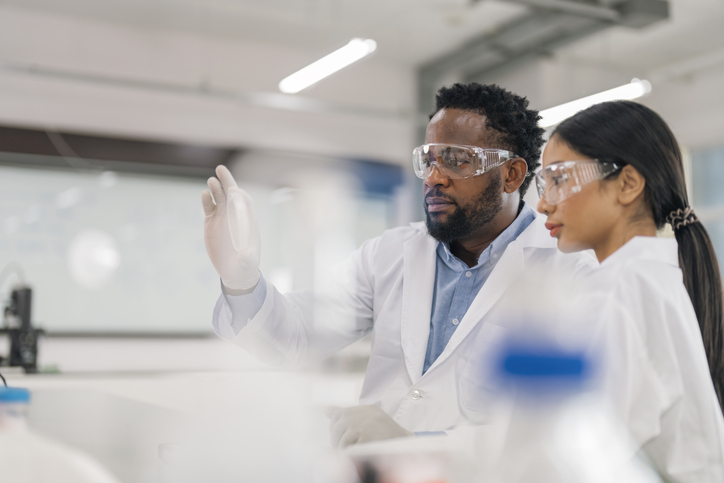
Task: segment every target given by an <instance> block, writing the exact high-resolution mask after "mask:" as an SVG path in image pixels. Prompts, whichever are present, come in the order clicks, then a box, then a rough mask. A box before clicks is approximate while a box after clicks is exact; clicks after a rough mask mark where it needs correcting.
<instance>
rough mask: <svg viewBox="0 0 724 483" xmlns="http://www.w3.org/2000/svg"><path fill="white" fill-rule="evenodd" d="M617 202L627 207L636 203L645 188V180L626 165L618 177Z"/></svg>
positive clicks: (634, 169) (631, 167)
mask: <svg viewBox="0 0 724 483" xmlns="http://www.w3.org/2000/svg"><path fill="white" fill-rule="evenodd" d="M618 186H619V195H618V198H619V202H620V203H621V204H622V205H629V204H631V203H633V202H634V201H636V200H637V199H638V198H639V197H640V196H641V195H642V194H643V192H644V189H645V188H646V179H645V178H644V177H643V176H642V175H641V173H639V172H638V171H637V170H636V168H634V167H633V166H631V165H630V164H629V165H626V166H624V167H623V168H622V169H621V173H620V174H619V175H618Z"/></svg>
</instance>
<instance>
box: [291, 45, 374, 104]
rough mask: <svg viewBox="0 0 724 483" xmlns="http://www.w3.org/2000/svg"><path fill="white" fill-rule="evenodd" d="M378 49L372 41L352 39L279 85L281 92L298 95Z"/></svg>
mask: <svg viewBox="0 0 724 483" xmlns="http://www.w3.org/2000/svg"><path fill="white" fill-rule="evenodd" d="M376 48H377V42H375V41H374V40H372V39H352V40H350V41H349V43H348V44H347V45H345V46H344V47H342V48H341V49H337V50H335V51H334V52H332V53H331V54H329V55H326V56H324V57H322V58H321V59H319V60H318V61H316V62H313V63H311V64H309V65H308V66H306V67H305V68H303V69H301V70H298V71H297V72H295V73H294V74H292V75H290V76H289V77H286V78H284V79H283V80H282V81H281V82H280V83H279V90H280V91H282V92H284V93H285V94H296V93H297V92H299V91H301V90H304V89H306V88H307V87H309V86H311V85H312V84H316V83H317V82H319V81H320V80H322V79H324V78H325V77H328V76H330V75H332V74H334V73H335V72H337V71H338V70H341V69H344V68H345V67H347V66H348V65H350V64H353V63H354V62H357V61H358V60H360V59H361V58H363V57H366V56H368V55H369V54H371V53H372V52H374V51H375V49H376Z"/></svg>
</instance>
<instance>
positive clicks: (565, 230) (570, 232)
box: [538, 135, 621, 253]
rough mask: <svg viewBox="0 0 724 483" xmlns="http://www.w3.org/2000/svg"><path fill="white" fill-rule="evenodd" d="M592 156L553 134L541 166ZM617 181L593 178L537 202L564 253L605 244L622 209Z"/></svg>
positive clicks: (552, 234) (595, 247)
mask: <svg viewBox="0 0 724 483" xmlns="http://www.w3.org/2000/svg"><path fill="white" fill-rule="evenodd" d="M579 160H589V161H590V160H591V159H590V158H588V157H587V156H584V155H582V154H580V153H578V152H576V151H574V150H573V149H571V148H570V147H569V146H568V144H566V143H565V142H564V141H563V140H562V139H560V138H559V137H558V136H556V135H554V136H553V137H552V138H551V139H550V140H549V141H548V144H547V145H546V148H545V150H544V151H543V168H545V167H547V166H550V165H553V164H557V163H562V162H565V161H579ZM615 188H616V183H615V182H612V181H605V180H599V181H592V182H590V183H587V184H584V185H582V186H581V191H580V192H577V193H575V194H572V195H570V196H569V197H567V198H565V199H564V200H562V201H560V202H559V203H557V204H550V203H548V202H547V200H546V198H545V196H544V197H543V198H541V200H540V201H539V202H538V211H539V212H541V213H543V214H544V215H547V216H548V221H547V223H546V228H548V229H549V230H550V233H551V236H553V237H556V238H557V239H558V249H559V250H561V251H562V252H565V253H570V252H575V251H579V250H587V249H594V250H596V252H597V253H598V250H597V247H599V248H600V247H602V246H606V245H607V244H608V241H609V240H608V239H609V237H610V236H611V234H612V232H613V227H614V225H615V224H616V222H617V220H619V218H620V216H621V212H620V209H619V206H618V203H617V202H616V201H617V198H616V192H615Z"/></svg>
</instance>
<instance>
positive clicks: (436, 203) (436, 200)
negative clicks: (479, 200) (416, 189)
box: [425, 196, 455, 213]
mask: <svg viewBox="0 0 724 483" xmlns="http://www.w3.org/2000/svg"><path fill="white" fill-rule="evenodd" d="M425 203H426V204H427V212H428V213H435V212H439V211H445V210H446V209H447V208H448V207H450V206H452V205H454V204H455V203H453V202H452V201H448V200H446V199H445V198H441V197H438V196H429V197H427V198H425Z"/></svg>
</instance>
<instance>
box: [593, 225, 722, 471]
mask: <svg viewBox="0 0 724 483" xmlns="http://www.w3.org/2000/svg"><path fill="white" fill-rule="evenodd" d="M582 287H583V290H582V298H581V299H580V300H579V303H581V304H582V305H584V306H585V309H586V310H587V311H588V313H589V314H591V320H590V321H589V322H588V323H590V324H591V330H592V331H593V330H596V331H601V332H600V334H601V335H602V336H603V340H604V341H605V342H606V348H607V352H606V357H605V359H604V363H605V364H606V367H607V368H608V371H607V375H608V378H607V382H608V384H607V387H606V393H607V394H608V396H609V397H610V398H611V401H612V403H613V405H614V408H615V409H616V410H617V413H618V416H619V417H621V419H623V421H624V422H625V423H626V425H627V426H628V428H629V430H630V431H631V434H632V436H633V438H634V439H635V440H636V442H637V443H638V444H639V445H640V446H641V447H642V449H643V452H644V453H645V454H646V455H647V456H648V457H649V458H650V459H651V461H652V463H653V464H654V466H655V467H656V469H657V470H658V471H659V472H660V473H661V475H662V476H663V477H664V480H665V481H667V482H669V481H671V482H682V483H683V482H691V483H694V482H696V483H715V482H724V418H723V417H722V413H721V410H720V408H719V403H718V401H717V399H716V395H715V392H714V386H713V384H712V382H711V377H710V375H709V366H708V364H707V359H706V354H705V351H704V345H703V342H702V337H701V332H700V330H699V325H698V322H697V319H696V313H695V312H694V307H693V306H692V304H691V299H690V298H689V294H688V293H687V291H686V288H685V286H684V282H683V274H682V273H681V269H680V268H679V258H678V246H677V243H676V240H674V239H672V238H668V239H666V238H656V237H634V238H633V239H631V240H630V241H629V242H628V243H626V244H625V245H624V246H623V247H621V248H619V249H618V250H617V251H616V252H614V253H613V254H612V255H610V256H609V257H608V258H607V259H605V260H604V261H603V262H602V263H601V265H600V267H597V268H595V269H594V270H592V271H591V272H589V274H588V277H587V278H586V280H585V282H584V283H583V285H582ZM594 324H597V325H594Z"/></svg>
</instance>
